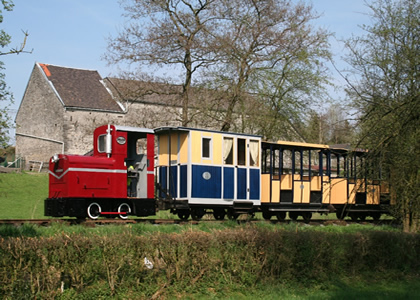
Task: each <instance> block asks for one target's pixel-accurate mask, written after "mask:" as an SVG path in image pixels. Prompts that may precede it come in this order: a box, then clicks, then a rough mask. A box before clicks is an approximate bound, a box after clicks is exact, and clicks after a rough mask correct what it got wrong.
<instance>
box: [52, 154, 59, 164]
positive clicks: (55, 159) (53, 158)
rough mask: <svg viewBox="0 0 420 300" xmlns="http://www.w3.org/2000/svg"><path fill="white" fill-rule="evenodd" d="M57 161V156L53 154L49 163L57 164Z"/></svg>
mask: <svg viewBox="0 0 420 300" xmlns="http://www.w3.org/2000/svg"><path fill="white" fill-rule="evenodd" d="M58 161H59V158H58V154H54V156H53V157H52V159H51V162H53V163H57V162H58Z"/></svg>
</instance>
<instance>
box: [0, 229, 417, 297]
mask: <svg viewBox="0 0 420 300" xmlns="http://www.w3.org/2000/svg"><path fill="white" fill-rule="evenodd" d="M419 249H420V236H419V235H409V234H401V233H399V234H397V233H389V232H379V231H370V232H366V233H349V234H339V233H330V232H313V231H298V232H294V231H286V230H268V229H264V228H252V227H249V228H246V227H245V228H244V227H242V228H235V229H224V230H216V231H213V232H197V231H187V232H183V233H153V234H146V235H138V234H136V233H135V231H124V232H123V233H120V234H116V233H114V234H108V235H102V236H101V235H92V236H88V235H85V234H81V233H74V234H67V233H62V234H57V235H54V236H51V237H25V238H22V237H10V238H7V239H3V238H0V282H1V287H0V296H1V297H2V298H54V297H61V298H63V299H71V298H74V297H76V296H80V297H84V298H91V297H102V298H105V297H110V296H116V297H123V298H142V297H143V298H145V297H146V298H150V297H154V298H157V297H159V296H165V295H166V296H168V295H177V296H180V297H182V296H185V295H194V294H196V293H199V294H200V295H206V294H210V295H214V293H217V295H219V296H220V295H223V294H225V293H226V292H227V291H232V290H238V291H239V290H243V289H244V288H252V287H253V286H256V285H260V284H268V285H274V284H278V283H280V282H282V283H284V282H288V283H292V284H300V285H305V286H308V285H311V284H317V285H319V284H325V285H327V284H328V283H329V282H331V281H333V280H336V279H337V278H347V279H348V278H352V277H353V278H371V274H372V270H375V272H376V271H377V272H376V273H375V276H376V278H388V279H389V278H391V279H393V278H394V279H395V278H398V277H399V276H418V275H419V274H418V270H420V259H419V258H420V257H419ZM145 258H147V260H149V261H151V262H152V263H153V268H152V269H149V268H148V267H147V266H146V265H145Z"/></svg>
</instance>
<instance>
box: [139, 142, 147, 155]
mask: <svg viewBox="0 0 420 300" xmlns="http://www.w3.org/2000/svg"><path fill="white" fill-rule="evenodd" d="M136 152H137V155H141V154H147V140H146V139H144V138H143V139H138V140H137V143H136Z"/></svg>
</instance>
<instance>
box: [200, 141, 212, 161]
mask: <svg viewBox="0 0 420 300" xmlns="http://www.w3.org/2000/svg"><path fill="white" fill-rule="evenodd" d="M210 147H211V138H205V137H203V139H202V148H201V150H202V151H201V156H202V158H210Z"/></svg>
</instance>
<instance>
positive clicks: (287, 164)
mask: <svg viewBox="0 0 420 300" xmlns="http://www.w3.org/2000/svg"><path fill="white" fill-rule="evenodd" d="M282 162H283V165H282V174H292V165H293V164H292V150H284V151H283V161H282Z"/></svg>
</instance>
